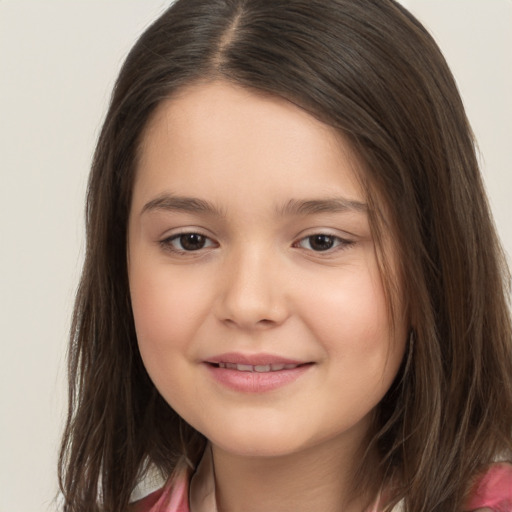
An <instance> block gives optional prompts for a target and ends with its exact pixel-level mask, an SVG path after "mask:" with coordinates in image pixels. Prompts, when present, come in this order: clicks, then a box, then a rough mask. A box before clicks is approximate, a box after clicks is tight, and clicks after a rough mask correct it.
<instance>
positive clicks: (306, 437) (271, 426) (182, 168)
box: [128, 82, 406, 455]
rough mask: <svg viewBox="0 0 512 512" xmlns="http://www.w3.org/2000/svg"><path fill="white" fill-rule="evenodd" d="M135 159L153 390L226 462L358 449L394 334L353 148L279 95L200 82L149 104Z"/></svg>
mask: <svg viewBox="0 0 512 512" xmlns="http://www.w3.org/2000/svg"><path fill="white" fill-rule="evenodd" d="M140 156H141V158H140V161H139V165H138V170H137V175H136V179H135V183H134V189H133V201H132V205H131V213H130V220H129V243H128V266H129V281H130V290H131V299H132V305H133V313H134V318H135V326H136V331H137V337H138V342H139V347H140V352H141V355H142V358H143V360H144V364H145V366H146V368H147V371H148V373H149V375H150V376H151V378H152V380H153V382H154V383H155V385H156V387H157V388H158V390H159V391H160V393H161V394H162V396H163V397H164V398H165V399H166V400H167V402H168V403H169V404H170V405H171V406H172V407H173V408H174V409H175V410H176V411H177V412H178V413H179V414H180V415H181V416H182V417H183V418H184V419H185V420H186V421H187V422H189V423H190V424H191V425H192V426H193V427H195V428H196V429H197V430H199V431H200V432H202V433H203V434H204V435H205V436H206V437H207V438H208V439H209V440H210V441H211V442H212V443H213V445H214V447H216V448H217V449H222V450H226V451H229V452H231V453H236V454H239V455H284V454H292V453H296V452H299V451H301V450H304V449H307V448H313V447H315V446H319V445H323V446H325V443H327V444H331V445H332V448H333V449H334V450H336V449H338V447H339V449H342V447H343V446H345V447H346V446H354V445H357V443H360V441H361V439H362V438H363V436H364V435H365V433H366V432H367V429H368V426H369V418H370V413H371V411H372V410H373V409H374V408H375V406H376V405H377V404H378V403H379V401H380V400H381V398H382V397H383V395H384V394H385V393H386V391H387V390H388V388H389V387H390V385H391V383H392V381H393V379H394V377H395V375H396V373H397V370H398V367H399V365H400V362H401V360H402V356H403V352H404V343H405V338H406V332H405V326H404V325H403V322H402V321H398V322H397V324H396V326H395V327H396V328H395V329H394V330H392V329H391V322H390V319H389V316H388V307H387V304H386V299H385V294H384V290H383V285H382V282H381V278H380V275H379V270H378V265H377V259H376V254H375V247H374V242H373V240H372V235H371V232H370V226H369V221H368V213H367V207H366V205H365V199H364V193H363V191H362V189H361V187H360V184H359V182H358V179H357V177H356V168H357V165H358V162H357V158H356V157H355V156H354V154H353V153H352V152H351V150H350V147H349V146H348V145H347V144H346V142H344V141H343V140H342V139H341V138H340V137H339V136H338V135H337V134H336V132H335V131H334V130H333V129H331V128H329V127H327V126H326V125H324V124H322V123H321V122H319V121H317V120H316V119H314V118H313V117H311V116H310V115H308V114H307V113H305V112H304V111H302V110H301V109H299V108H297V107H296V106H294V105H292V104H291V103H289V102H286V101H285V100H283V99H279V98H275V97H270V96H265V95H262V94H259V93H256V92H253V91H250V90H246V89H242V88H240V87H237V86H234V85H229V84H227V83H226V82H210V83H202V84H198V85H197V84H196V85H194V86H191V87H189V88H186V89H184V90H182V91H180V93H179V94H177V95H175V96H174V97H173V98H172V99H170V100H168V101H166V102H164V103H163V104H162V105H161V106H160V107H159V109H158V111H157V113H156V116H155V117H154V118H153V119H152V121H151V122H150V125H149V127H148V129H147V131H146V133H145V137H144V140H143V144H142V147H141V155H140ZM384 238H385V239H386V236H384ZM385 245H387V248H386V252H387V254H386V257H387V258H388V259H389V261H390V262H391V264H392V265H391V266H392V267H393V265H394V254H393V248H392V246H391V244H390V243H389V240H388V243H387V244H385Z"/></svg>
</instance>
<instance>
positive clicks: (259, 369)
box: [208, 362, 312, 373]
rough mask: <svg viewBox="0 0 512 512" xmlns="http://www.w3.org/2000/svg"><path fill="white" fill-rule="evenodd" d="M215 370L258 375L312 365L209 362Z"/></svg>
mask: <svg viewBox="0 0 512 512" xmlns="http://www.w3.org/2000/svg"><path fill="white" fill-rule="evenodd" d="M208 364H210V365H211V366H213V367H214V368H225V369H227V370H237V371H239V372H256V373H268V372H279V371H282V370H293V369H294V368H298V367H299V366H304V365H306V364H312V363H299V364H294V363H288V364H284V363H272V364H255V365H252V364H237V363H225V362H219V363H211V362H208Z"/></svg>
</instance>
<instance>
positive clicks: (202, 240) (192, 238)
mask: <svg viewBox="0 0 512 512" xmlns="http://www.w3.org/2000/svg"><path fill="white" fill-rule="evenodd" d="M178 240H179V244H180V246H181V248H182V249H183V250H185V251H197V250H199V249H202V248H203V247H204V246H205V244H206V237H205V236H203V235H199V234H198V233H187V234H185V235H180V236H179V238H178Z"/></svg>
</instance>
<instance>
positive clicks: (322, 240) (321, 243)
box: [308, 235, 336, 251]
mask: <svg viewBox="0 0 512 512" xmlns="http://www.w3.org/2000/svg"><path fill="white" fill-rule="evenodd" d="M335 240H336V237H334V236H330V235H313V236H309V237H308V242H309V246H310V247H311V249H313V251H328V250H329V249H332V247H333V246H334V242H335Z"/></svg>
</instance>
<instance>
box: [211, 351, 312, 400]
mask: <svg viewBox="0 0 512 512" xmlns="http://www.w3.org/2000/svg"><path fill="white" fill-rule="evenodd" d="M204 363H205V366H206V368H207V369H208V370H209V372H208V373H209V374H210V376H211V377H212V378H213V379H214V381H216V382H217V383H219V384H220V385H221V386H222V387H227V388H229V389H231V390H232V391H236V392H243V393H263V392H267V391H273V390H277V389H279V388H281V387H283V386H286V385H289V384H292V383H293V382H295V381H297V380H299V379H301V378H302V377H303V376H304V375H305V374H308V373H309V370H310V369H311V368H312V367H313V366H314V364H315V363H314V362H309V361H308V362H303V361H297V360H292V359H287V358H283V357H280V356H274V355H270V354H256V355H246V354H223V355H220V356H216V357H212V358H209V359H208V360H206V361H204Z"/></svg>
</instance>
